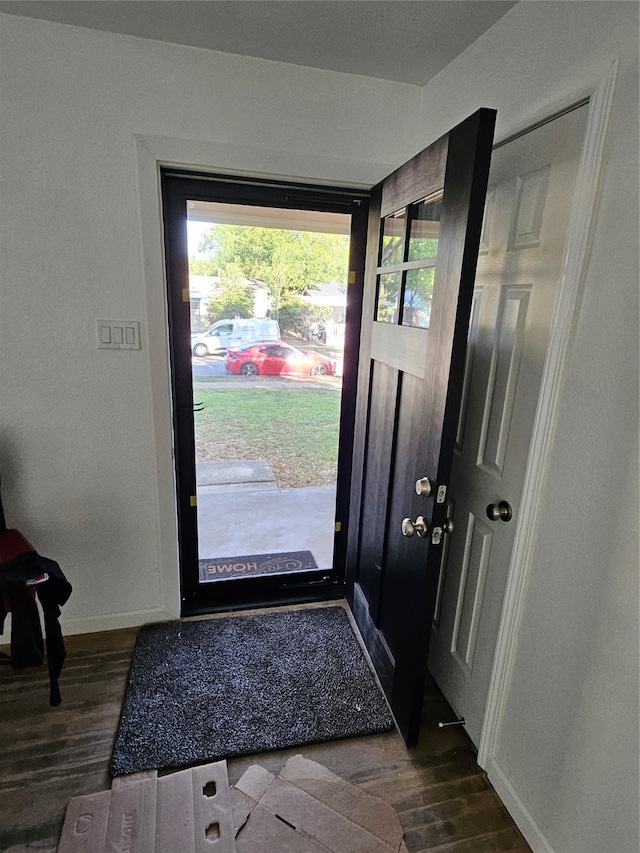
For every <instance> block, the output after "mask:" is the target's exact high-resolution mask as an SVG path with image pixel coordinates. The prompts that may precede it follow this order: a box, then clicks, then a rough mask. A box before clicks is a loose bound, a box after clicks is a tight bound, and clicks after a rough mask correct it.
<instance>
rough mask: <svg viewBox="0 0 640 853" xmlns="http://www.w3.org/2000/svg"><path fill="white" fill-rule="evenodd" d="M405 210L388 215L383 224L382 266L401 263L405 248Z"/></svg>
mask: <svg viewBox="0 0 640 853" xmlns="http://www.w3.org/2000/svg"><path fill="white" fill-rule="evenodd" d="M404 222H405V211H404V210H401V211H399V212H398V213H394V214H393V215H392V216H387V217H386V219H384V221H383V225H382V245H381V247H380V266H381V267H383V266H389V265H390V264H401V263H402V261H403V248H404Z"/></svg>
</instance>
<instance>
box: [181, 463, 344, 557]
mask: <svg viewBox="0 0 640 853" xmlns="http://www.w3.org/2000/svg"><path fill="white" fill-rule="evenodd" d="M196 482H197V490H198V550H199V556H200V559H202V560H206V559H216V558H219V557H240V556H248V555H251V554H267V553H282V552H285V551H311V553H312V554H313V556H314V559H315V561H316V563H317V565H318V567H319V568H323V569H325V568H329V567H330V566H331V565H332V562H333V535H334V522H335V502H336V488H335V486H323V487H320V488H304V489H279V488H278V485H277V483H276V481H275V477H274V476H273V472H272V471H271V469H270V468H269V466H268V465H267V464H266V462H264V461H263V460H262V459H240V460H234V461H232V462H198V463H197V464H196Z"/></svg>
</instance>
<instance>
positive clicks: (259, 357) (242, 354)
mask: <svg viewBox="0 0 640 853" xmlns="http://www.w3.org/2000/svg"><path fill="white" fill-rule="evenodd" d="M226 365H227V370H228V371H229V373H240V374H242V376H258V375H259V374H263V375H269V376H273V375H276V376H277V375H280V374H281V373H302V374H305V375H307V376H334V375H335V372H336V363H335V361H331V359H329V358H327V357H326V356H324V355H321V354H320V353H317V352H307V351H306V350H302V349H297V348H296V347H292V346H290V345H289V344H286V343H285V342H284V341H269V342H266V341H263V342H262V343H259V344H245V345H244V346H241V347H236V348H235V349H229V350H227V358H226Z"/></svg>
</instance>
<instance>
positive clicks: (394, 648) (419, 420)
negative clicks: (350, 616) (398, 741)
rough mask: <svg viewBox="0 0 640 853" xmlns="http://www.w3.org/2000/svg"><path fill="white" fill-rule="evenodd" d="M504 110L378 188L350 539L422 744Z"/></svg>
mask: <svg viewBox="0 0 640 853" xmlns="http://www.w3.org/2000/svg"><path fill="white" fill-rule="evenodd" d="M494 124H495V112H494V111H493V110H486V109H482V110H479V111H478V112H477V113H475V114H474V115H472V116H470V117H469V118H468V119H467V120H465V121H464V122H462V123H461V124H460V125H458V126H457V127H455V128H454V129H453V130H451V131H450V132H449V133H448V134H446V135H445V136H443V137H442V138H441V139H439V140H437V141H436V142H434V143H433V145H431V146H430V147H429V148H427V149H425V150H424V151H422V152H421V153H420V154H418V155H416V157H414V158H413V159H412V160H410V161H409V162H408V163H406V164H405V165H404V166H402V167H400V168H399V169H398V170H397V171H395V172H394V173H393V174H392V175H390V176H389V177H388V178H386V179H385V180H384V181H382V183H380V184H379V185H378V186H377V187H375V188H374V190H373V193H372V199H371V206H370V214H369V232H368V243H367V260H366V273H365V285H364V301H363V311H362V317H363V319H362V333H361V349H360V366H359V374H358V399H357V409H356V428H355V436H354V439H355V441H354V458H353V478H352V489H351V513H352V514H351V523H350V529H349V538H348V545H347V580H348V596H349V600H350V605H351V608H352V610H353V613H354V615H355V618H356V621H357V623H358V626H359V628H360V631H361V633H362V635H363V637H364V639H365V642H366V644H367V647H368V649H369V652H370V654H371V656H372V659H373V661H374V664H375V666H376V670H377V672H378V675H379V677H380V680H381V683H382V685H383V688H384V690H385V692H386V695H387V698H388V699H389V702H390V705H391V709H392V711H393V713H394V716H395V719H396V723H397V725H398V728H399V729H400V731H401V733H402V735H403V737H404V738H405V740H406V742H407V744H408V745H413V744H414V743H415V742H416V741H417V737H418V733H419V727H420V715H421V710H422V694H423V688H424V678H425V673H426V664H427V651H428V642H429V633H430V628H431V619H432V614H433V610H434V604H435V597H436V589H437V580H438V573H439V568H440V563H441V557H442V549H443V544H444V542H445V539H446V536H447V533H446V530H447V518H446V507H447V495H446V490H447V485H448V480H449V473H450V468H451V461H452V454H453V447H454V441H455V430H456V424H457V420H458V413H459V408H460V401H461V397H462V382H463V374H464V358H465V348H466V340H467V329H468V324H469V314H470V308H471V302H472V296H473V283H474V276H475V267H476V261H477V256H478V247H479V241H480V232H481V227H482V215H483V210H484V200H485V193H486V187H487V177H488V171H489V163H490V158H491V146H492V141H493V129H494Z"/></svg>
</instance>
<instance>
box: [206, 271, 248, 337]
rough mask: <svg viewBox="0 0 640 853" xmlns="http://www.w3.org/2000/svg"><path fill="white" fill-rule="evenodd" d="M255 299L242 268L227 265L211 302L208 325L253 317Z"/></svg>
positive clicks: (221, 273) (221, 272)
mask: <svg viewBox="0 0 640 853" xmlns="http://www.w3.org/2000/svg"><path fill="white" fill-rule="evenodd" d="M253 298H254V294H253V288H252V287H251V285H250V284H247V283H246V281H245V276H244V275H243V271H242V267H241V266H240V265H239V264H233V263H232V264H225V266H224V267H222V268H221V270H220V284H219V286H218V288H217V289H216V292H215V293H214V295H213V296H212V297H211V299H210V300H209V308H208V311H207V323H213V322H214V321H215V320H226V319H228V318H230V317H251V316H253Z"/></svg>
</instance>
